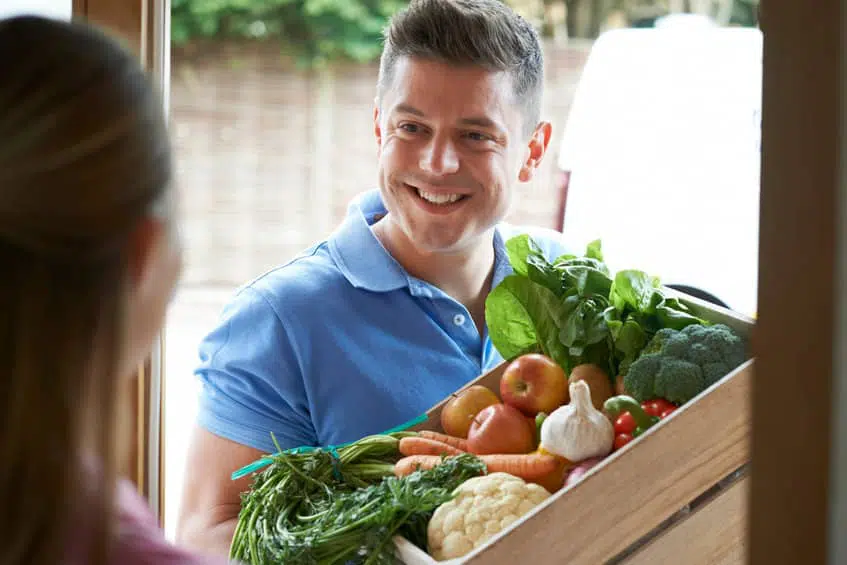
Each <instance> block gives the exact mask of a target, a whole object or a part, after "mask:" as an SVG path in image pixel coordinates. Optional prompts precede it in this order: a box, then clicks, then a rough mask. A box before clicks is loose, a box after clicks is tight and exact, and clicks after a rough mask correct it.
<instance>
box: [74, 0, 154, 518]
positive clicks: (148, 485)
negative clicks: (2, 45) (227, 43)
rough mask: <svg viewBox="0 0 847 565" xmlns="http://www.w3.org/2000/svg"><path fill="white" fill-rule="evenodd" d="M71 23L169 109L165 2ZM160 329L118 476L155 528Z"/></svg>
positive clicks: (89, 8) (115, 1) (94, 8)
mask: <svg viewBox="0 0 847 565" xmlns="http://www.w3.org/2000/svg"><path fill="white" fill-rule="evenodd" d="M72 2H73V16H74V18H83V19H85V20H87V21H89V22H92V23H94V24H96V25H99V26H101V27H104V28H106V29H108V30H110V31H111V32H112V33H114V34H115V35H116V36H117V37H119V38H121V39H122V40H123V41H126V42H127V44H128V45H129V46H130V47H131V48H132V49H133V51H135V53H136V54H137V55H138V57H139V58H140V59H141V61H142V63H143V65H144V67H145V68H146V69H147V70H148V71H149V73H150V74H151V76H152V77H154V79H155V81H156V82H157V84H158V86H159V88H160V89H161V93H162V97H163V102H164V104H165V109H166V111H167V109H168V106H169V104H168V95H169V90H170V89H169V80H170V51H169V47H170V41H169V39H168V38H169V31H170V28H169V23H170V18H169V10H170V1H169V0H72ZM163 359H164V329H163V330H162V334H160V335H159V337H158V339H157V340H156V342H155V343H154V346H153V351H152V353H151V355H150V356H149V357H148V358H147V359H146V361H145V362H144V363H142V364H141V365H140V366H139V367H138V371H137V373H136V375H135V376H134V380H133V383H132V389H131V392H130V395H131V406H132V410H133V414H132V416H133V417H132V430H131V432H132V433H131V437H132V443H133V445H131V446H130V449H129V453H130V456H129V461H127V462H126V464H125V467H124V469H123V474H124V475H125V476H126V477H127V478H129V479H131V480H132V481H133V482H134V483H135V485H136V487H137V488H138V492H139V493H140V494H141V495H142V496H144V497H145V498H146V499H147V501H148V503H149V504H150V506H151V507H152V509H153V511H154V512H155V513H156V514H157V516H158V517H159V521H160V523H161V522H162V520H163V516H164V482H163V481H164V477H165V473H164V449H163V446H164V412H163V411H162V406H163V395H164V387H163V386H162V383H163V380H164V363H163V362H162V360H163Z"/></svg>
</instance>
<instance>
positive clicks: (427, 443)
mask: <svg viewBox="0 0 847 565" xmlns="http://www.w3.org/2000/svg"><path fill="white" fill-rule="evenodd" d="M400 453H401V454H403V455H441V454H444V455H461V454H462V453H464V451H462V450H461V449H456V448H455V447H453V446H452V445H448V444H446V443H444V442H441V441H436V440H434V439H429V438H425V437H415V436H410V437H404V438H402V439H401V440H400Z"/></svg>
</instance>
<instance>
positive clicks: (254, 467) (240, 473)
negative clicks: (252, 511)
mask: <svg viewBox="0 0 847 565" xmlns="http://www.w3.org/2000/svg"><path fill="white" fill-rule="evenodd" d="M426 420H427V415H426V414H421V415H420V416H417V417H415V418H413V419H411V420H409V421H408V422H404V423H402V424H400V425H399V426H394V427H393V428H390V429H388V430H386V431H384V432H382V433H381V434H375V435H387V434H393V433H395V432H402V431H404V430H407V429H409V428H411V427H413V426H417V425H418V424H422V423H423V422H426ZM271 436H273V434H271ZM353 443H355V442H354V441H348V442H347V443H340V444H338V445H328V446H326V447H324V448H321V447H318V446H311V445H301V446H299V447H292V448H290V449H284V450H282V451H280V452H278V453H277V454H276V455H281V454H283V453H289V454H292V455H297V454H298V453H309V452H310V451H315V450H316V449H323V450H324V451H327V452H329V454H330V455H331V456H332V464H333V475H335V478H336V479H339V480H340V479H341V473H340V471H339V469H338V462H339V460H340V458H339V455H338V451H337V450H338V449H341V448H342V447H346V446H348V445H351V444H353ZM276 455H265V456H263V457H261V458H260V459H257V460H256V461H253V462H252V463H249V464H247V465H245V466H244V467H242V468H241V469H239V470H237V471H235V472H234V473H232V475H231V477H230V478H231V479H232V480H233V481H237V480H238V479H240V478H242V477H245V476H247V475H249V474H250V473H254V472H256V471H258V470H259V469H263V468H264V467H267V466H268V465H270V464H271V463H273V459H274V457H276Z"/></svg>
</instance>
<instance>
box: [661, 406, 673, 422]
mask: <svg viewBox="0 0 847 565" xmlns="http://www.w3.org/2000/svg"><path fill="white" fill-rule="evenodd" d="M674 410H676V408H668V409H667V410H663V411H662V413H661V414H660V415H659V418H661V419H662V420H664V419H665V418H667V417H668V416H670V415H671V414H673V412H674Z"/></svg>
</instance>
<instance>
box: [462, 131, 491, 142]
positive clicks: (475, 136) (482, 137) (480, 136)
mask: <svg viewBox="0 0 847 565" xmlns="http://www.w3.org/2000/svg"><path fill="white" fill-rule="evenodd" d="M465 136H466V137H467V138H468V139H470V140H472V141H488V140H490V139H491V136H490V135H486V134H484V133H480V132H478V131H469V132H468V133H466V134H465Z"/></svg>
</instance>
